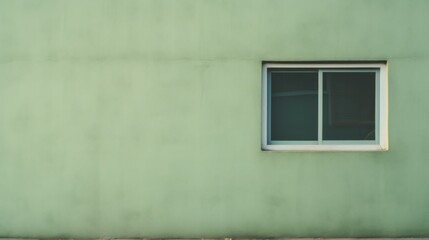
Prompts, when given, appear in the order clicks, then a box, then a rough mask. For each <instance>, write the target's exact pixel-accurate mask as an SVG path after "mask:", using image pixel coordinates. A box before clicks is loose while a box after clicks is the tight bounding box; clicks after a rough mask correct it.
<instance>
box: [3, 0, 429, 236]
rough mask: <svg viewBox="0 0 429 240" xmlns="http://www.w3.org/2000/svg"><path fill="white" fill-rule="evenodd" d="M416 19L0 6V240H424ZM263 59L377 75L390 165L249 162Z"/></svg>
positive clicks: (156, 2)
mask: <svg viewBox="0 0 429 240" xmlns="http://www.w3.org/2000/svg"><path fill="white" fill-rule="evenodd" d="M428 11H429V1H427V0H413V1H402V0H378V1H369V0H325V1H319V0H313V1H309V0H270V1H266V0H206V1H202V0H91V1H87V0H0V236H3V237H100V236H104V237H135V236H140V237H142V236H145V237H222V236H233V237H250V236H253V237H262V236H264V237H267V236H275V237H302V236H305V237H365V236H392V237H393V236H429V187H428V183H429V174H428V169H429V157H428V154H429V138H428V135H429V124H428V119H429V110H428V109H429V108H428V100H427V89H428V88H429V80H428V79H429V77H428V66H429V47H428V43H429V27H428V26H427V24H428V22H429V15H428ZM263 60H284V61H294V60H387V61H388V65H389V70H388V71H389V143H390V149H389V151H387V152H363V153H356V152H347V153H339V152H332V153H287V152H264V151H261V143H260V134H261V133H260V132H261V120H260V119H261V106H260V102H261V62H262V61H263Z"/></svg>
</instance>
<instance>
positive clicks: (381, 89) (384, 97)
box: [261, 62, 388, 151]
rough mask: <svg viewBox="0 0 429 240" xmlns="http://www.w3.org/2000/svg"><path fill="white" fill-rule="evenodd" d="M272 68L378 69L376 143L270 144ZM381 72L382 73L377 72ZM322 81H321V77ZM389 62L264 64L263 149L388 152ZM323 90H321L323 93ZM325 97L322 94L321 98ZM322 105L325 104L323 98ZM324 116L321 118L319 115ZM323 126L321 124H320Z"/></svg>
mask: <svg viewBox="0 0 429 240" xmlns="http://www.w3.org/2000/svg"><path fill="white" fill-rule="evenodd" d="M268 68H317V69H322V68H324V69H336V70H338V69H355V68H356V69H358V68H377V69H379V76H378V77H377V78H376V81H377V83H378V84H376V86H377V87H376V96H377V95H378V97H376V114H377V117H376V120H377V122H376V126H377V127H376V129H377V128H378V131H376V140H375V142H373V141H370V142H365V141H329V143H328V142H327V141H323V144H322V143H321V142H320V134H321V131H322V129H321V126H319V141H314V142H307V141H305V142H303V144H301V142H299V141H296V142H292V141H286V142H285V144H281V143H280V144H269V141H268V103H269V100H268V96H269V94H268ZM377 72H378V71H377ZM319 79H320V78H319ZM387 84H388V81H387V63H379V62H377V63H344V64H343V63H333V64H330V63H316V64H312V63H264V64H263V67H262V135H261V137H262V150H269V151H387V150H388V119H387V118H388V88H387ZM321 90H322V89H321V88H319V91H321ZM320 96H321V95H320V94H319V97H320ZM319 104H322V102H321V101H320V99H319ZM319 117H320V116H319ZM319 124H320V121H319Z"/></svg>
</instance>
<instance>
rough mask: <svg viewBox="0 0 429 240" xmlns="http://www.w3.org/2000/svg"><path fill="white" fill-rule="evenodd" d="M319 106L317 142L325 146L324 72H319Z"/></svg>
mask: <svg viewBox="0 0 429 240" xmlns="http://www.w3.org/2000/svg"><path fill="white" fill-rule="evenodd" d="M317 82H318V84H317V85H318V94H317V96H318V101H317V102H318V106H317V111H318V112H317V118H318V121H317V142H318V144H319V145H322V144H323V72H322V70H320V69H319V70H318V79H317Z"/></svg>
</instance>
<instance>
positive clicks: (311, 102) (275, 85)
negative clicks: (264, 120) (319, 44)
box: [270, 71, 318, 141]
mask: <svg viewBox="0 0 429 240" xmlns="http://www.w3.org/2000/svg"><path fill="white" fill-rule="evenodd" d="M270 94H271V99H270V100H271V111H270V117H271V118H270V120H271V122H270V123H271V140H273V141H276V140H277V141H281V140H283V141H317V125H318V120H317V116H318V112H317V111H318V106H317V104H318V96H317V94H318V73H317V72H302V71H301V72H293V71H292V72H275V71H273V72H271V93H270Z"/></svg>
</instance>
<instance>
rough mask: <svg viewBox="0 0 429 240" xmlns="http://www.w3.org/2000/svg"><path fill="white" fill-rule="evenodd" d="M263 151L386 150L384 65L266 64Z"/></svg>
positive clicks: (264, 69)
mask: <svg viewBox="0 0 429 240" xmlns="http://www.w3.org/2000/svg"><path fill="white" fill-rule="evenodd" d="M262 148H263V149H264V150H285V151H287V150H290V151H384V150H387V148H388V144H387V73H386V63H380V62H377V63H374V62H370V63H368V62H364V63H316V64H312V63H265V64H263V77H262Z"/></svg>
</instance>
